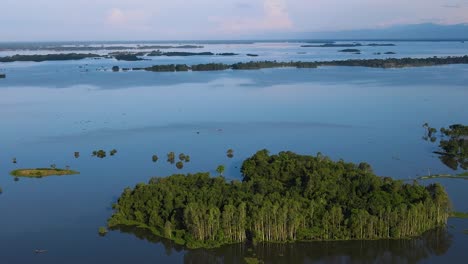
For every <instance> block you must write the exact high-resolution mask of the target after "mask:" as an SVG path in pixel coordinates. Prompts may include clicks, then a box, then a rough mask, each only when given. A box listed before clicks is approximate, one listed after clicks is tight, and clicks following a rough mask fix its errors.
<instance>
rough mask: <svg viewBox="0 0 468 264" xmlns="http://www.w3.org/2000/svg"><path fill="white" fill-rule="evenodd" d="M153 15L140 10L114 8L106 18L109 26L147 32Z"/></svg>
mask: <svg viewBox="0 0 468 264" xmlns="http://www.w3.org/2000/svg"><path fill="white" fill-rule="evenodd" d="M151 17H152V14H150V13H148V12H146V11H144V10H139V9H132V10H125V9H120V8H112V9H111V10H109V11H108V14H107V16H106V18H105V22H106V24H107V25H109V26H112V27H117V28H126V29H139V30H147V29H149V28H150V19H151Z"/></svg>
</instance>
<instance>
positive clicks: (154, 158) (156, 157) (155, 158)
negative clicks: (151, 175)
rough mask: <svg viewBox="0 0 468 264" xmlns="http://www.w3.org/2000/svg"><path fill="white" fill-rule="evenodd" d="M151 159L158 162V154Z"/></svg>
mask: <svg viewBox="0 0 468 264" xmlns="http://www.w3.org/2000/svg"><path fill="white" fill-rule="evenodd" d="M151 160H152V161H153V162H158V160H159V157H158V155H153V157H151Z"/></svg>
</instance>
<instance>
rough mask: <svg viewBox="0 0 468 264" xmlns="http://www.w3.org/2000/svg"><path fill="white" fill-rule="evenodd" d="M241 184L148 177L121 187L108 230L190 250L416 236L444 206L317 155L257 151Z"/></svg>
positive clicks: (430, 193)
mask: <svg viewBox="0 0 468 264" xmlns="http://www.w3.org/2000/svg"><path fill="white" fill-rule="evenodd" d="M241 172H242V175H243V179H242V181H230V182H227V181H226V180H225V179H224V178H223V177H221V176H219V177H210V175H209V174H208V173H197V174H189V175H172V176H169V177H167V178H152V179H151V180H150V181H149V183H148V184H143V183H141V184H138V185H137V186H136V187H135V188H134V189H130V188H126V189H125V190H124V191H123V193H122V195H121V196H120V198H119V199H118V202H117V203H116V204H115V205H114V206H113V208H114V214H113V215H112V217H111V218H110V219H109V220H108V227H109V228H111V229H116V228H117V229H118V228H120V227H122V226H138V227H141V228H146V229H148V230H150V231H151V232H152V233H154V234H155V235H158V236H161V237H165V238H167V239H170V240H173V241H175V242H176V243H178V244H181V245H185V246H187V247H189V248H200V247H205V248H212V247H219V246H221V245H224V244H230V243H240V242H245V241H253V242H294V241H324V240H352V239H359V240H365V239H393V238H409V237H415V236H420V235H422V234H423V233H425V232H426V231H428V230H431V229H434V228H437V227H441V226H445V225H446V222H447V218H448V217H449V215H450V213H451V207H450V201H449V198H448V196H447V193H446V192H445V190H444V188H443V187H442V186H441V185H439V184H431V185H428V186H421V185H418V184H417V183H416V182H414V183H413V184H404V183H403V182H402V181H398V180H393V179H392V178H388V177H385V178H382V177H378V176H376V175H375V174H374V173H373V172H372V169H371V167H370V165H369V164H367V163H360V164H353V163H346V162H344V161H342V160H340V161H337V162H335V161H332V160H331V159H329V158H328V157H325V156H323V155H321V154H317V155H316V156H303V155H298V154H295V153H292V152H280V153H279V154H277V155H270V154H269V152H268V151H267V150H262V151H259V152H257V153H256V154H255V155H253V156H252V157H250V158H248V159H247V160H245V161H244V162H243V164H242V168H241Z"/></svg>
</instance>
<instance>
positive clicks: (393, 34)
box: [310, 24, 468, 40]
mask: <svg viewBox="0 0 468 264" xmlns="http://www.w3.org/2000/svg"><path fill="white" fill-rule="evenodd" d="M310 37H313V38H339V39H432V40H437V39H468V24H457V25H438V24H416V25H398V26H392V27H388V28H382V29H363V30H350V31H339V32H317V33H311V34H310Z"/></svg>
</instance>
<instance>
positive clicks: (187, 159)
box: [184, 155, 190, 163]
mask: <svg viewBox="0 0 468 264" xmlns="http://www.w3.org/2000/svg"><path fill="white" fill-rule="evenodd" d="M184 161H185V163H187V162H190V156H189V155H185V160H184Z"/></svg>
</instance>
